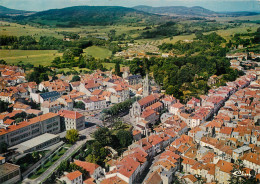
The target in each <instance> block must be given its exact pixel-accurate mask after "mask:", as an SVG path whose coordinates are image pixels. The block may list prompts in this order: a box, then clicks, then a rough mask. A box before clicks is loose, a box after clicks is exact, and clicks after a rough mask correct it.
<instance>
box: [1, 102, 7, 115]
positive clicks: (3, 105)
mask: <svg viewBox="0 0 260 184" xmlns="http://www.w3.org/2000/svg"><path fill="white" fill-rule="evenodd" d="M8 106H9V103H7V102H4V101H1V100H0V113H1V112H5V111H7V110H8V109H9V107H8Z"/></svg>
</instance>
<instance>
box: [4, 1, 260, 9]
mask: <svg viewBox="0 0 260 184" xmlns="http://www.w3.org/2000/svg"><path fill="white" fill-rule="evenodd" d="M0 5H2V6H5V7H8V8H12V9H20V10H31V11H42V10H48V9H55V8H64V7H69V6H78V5H90V6H125V7H133V6H137V5H149V6H155V7H156V6H188V7H191V6H202V7H204V8H207V9H210V10H213V11H217V12H225V11H231V12H234V11H258V12H260V0H0Z"/></svg>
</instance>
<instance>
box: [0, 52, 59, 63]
mask: <svg viewBox="0 0 260 184" xmlns="http://www.w3.org/2000/svg"><path fill="white" fill-rule="evenodd" d="M58 56H62V53H58V51H56V50H0V59H3V60H5V61H6V62H7V63H9V64H15V63H18V62H19V61H23V62H24V63H31V64H33V65H35V66H38V65H45V66H46V65H49V64H50V63H51V62H52V61H53V59H54V58H55V57H58Z"/></svg>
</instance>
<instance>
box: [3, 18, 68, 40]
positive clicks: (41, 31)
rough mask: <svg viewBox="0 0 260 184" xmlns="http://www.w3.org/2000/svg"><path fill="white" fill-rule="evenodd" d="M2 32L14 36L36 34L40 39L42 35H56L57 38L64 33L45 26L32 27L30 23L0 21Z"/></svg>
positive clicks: (61, 36)
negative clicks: (60, 33)
mask: <svg viewBox="0 0 260 184" xmlns="http://www.w3.org/2000/svg"><path fill="white" fill-rule="evenodd" d="M0 34H1V35H8V36H10V35H12V36H28V35H29V36H34V37H35V38H36V39H39V38H40V37H41V36H54V37H56V38H63V35H59V34H58V33H57V32H55V30H52V29H48V28H43V27H40V26H38V27H32V26H29V25H20V24H16V23H9V22H4V21H0Z"/></svg>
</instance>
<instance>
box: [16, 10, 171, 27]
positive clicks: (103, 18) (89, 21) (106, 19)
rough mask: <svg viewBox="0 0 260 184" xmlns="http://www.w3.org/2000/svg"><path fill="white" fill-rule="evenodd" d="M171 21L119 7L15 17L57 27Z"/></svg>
mask: <svg viewBox="0 0 260 184" xmlns="http://www.w3.org/2000/svg"><path fill="white" fill-rule="evenodd" d="M169 19H172V18H170V17H167V16H161V15H155V14H151V13H147V12H143V11H139V10H135V9H132V8H125V7H120V6H74V7H68V8H63V9H52V10H47V11H42V12H37V13H35V14H33V15H30V16H19V17H16V18H15V20H17V21H18V22H20V23H37V24H40V25H48V26H57V27H75V26H81V25H113V24H135V23H138V24H141V23H145V24H149V23H151V24H152V23H156V22H162V21H164V20H165V21H166V20H169Z"/></svg>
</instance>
